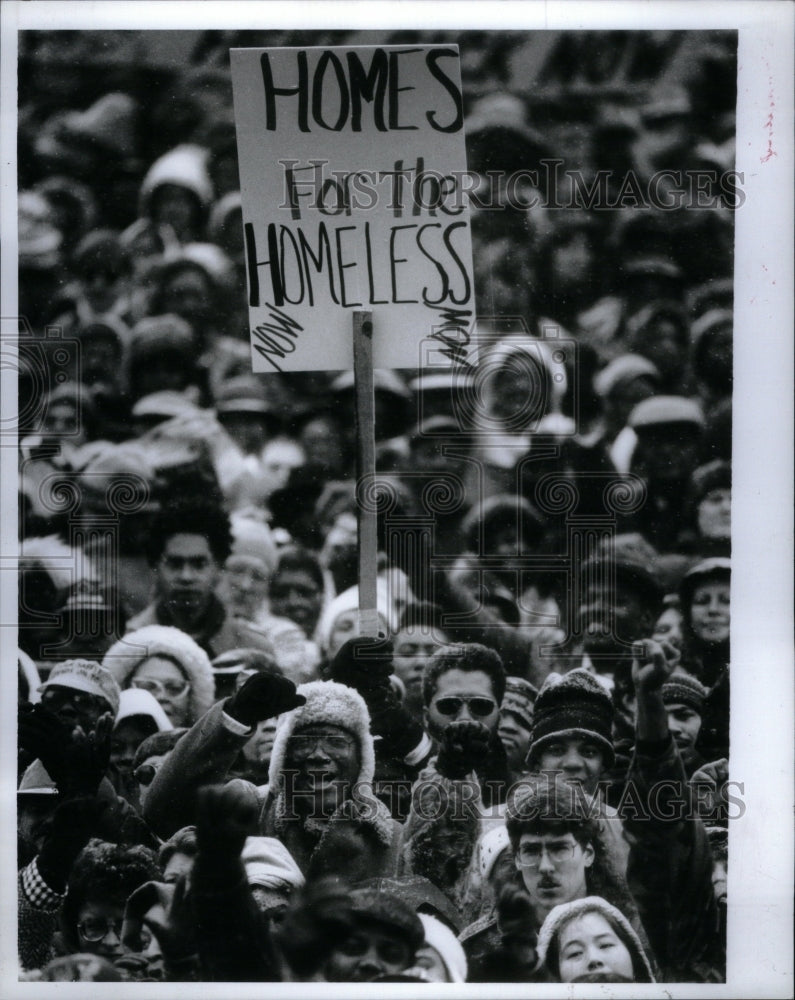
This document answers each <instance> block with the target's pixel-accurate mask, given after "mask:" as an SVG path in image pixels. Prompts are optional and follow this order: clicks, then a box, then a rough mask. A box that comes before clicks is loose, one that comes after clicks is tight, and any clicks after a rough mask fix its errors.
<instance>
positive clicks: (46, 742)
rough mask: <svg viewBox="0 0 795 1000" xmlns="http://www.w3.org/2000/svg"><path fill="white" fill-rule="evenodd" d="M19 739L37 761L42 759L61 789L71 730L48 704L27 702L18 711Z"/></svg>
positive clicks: (64, 776) (65, 770)
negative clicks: (46, 706) (45, 705)
mask: <svg viewBox="0 0 795 1000" xmlns="http://www.w3.org/2000/svg"><path fill="white" fill-rule="evenodd" d="M18 733H19V735H18V742H19V746H20V748H21V749H22V750H24V751H25V752H26V753H27V754H28V755H29V756H30V757H31V758H32V759H33V760H36V759H38V760H40V761H41V762H42V764H43V765H44V767H45V769H46V771H47V773H48V774H49V776H50V777H51V778H52V780H53V781H54V782H55V783H56V785H58V787H59V788H60V787H61V785H62V784H63V783H64V782H65V780H66V774H67V761H66V748H67V746H68V744H69V740H70V738H71V730H70V729H69V727H68V726H67V725H66V724H65V723H63V722H61V720H60V719H59V718H58V716H57V715H55V713H54V712H51V711H50V710H49V709H48V708H45V707H44V705H42V704H38V705H30V704H24V705H21V706H20V708H19V713H18Z"/></svg>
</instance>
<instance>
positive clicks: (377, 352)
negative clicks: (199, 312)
mask: <svg viewBox="0 0 795 1000" xmlns="http://www.w3.org/2000/svg"><path fill="white" fill-rule="evenodd" d="M231 60H232V82H233V87H234V101H235V121H236V127H237V142H238V154H239V163H240V182H241V193H242V199H243V226H244V237H245V247H246V270H247V277H248V291H249V317H250V324H251V354H252V364H253V368H254V371H256V372H270V371H316V370H321V369H347V368H351V367H352V365H353V351H352V313H353V311H354V310H357V309H361V310H371V311H372V314H373V328H374V332H373V363H374V365H375V367H376V368H411V367H415V368H416V367H422V366H424V365H425V364H427V363H431V364H433V365H434V366H439V365H440V364H441V365H444V364H450V365H460V364H472V363H473V361H474V345H473V343H472V341H471V336H472V329H473V326H474V318H475V306H474V287H473V279H472V248H471V239H470V229H469V211H468V208H467V205H466V198H465V189H466V182H465V178H466V152H465V149H464V131H463V109H462V100H461V83H460V69H459V60H458V48H457V46H455V45H439V46H407V47H401V46H381V47H377V46H373V47H361V46H359V47H337V48H306V49H297V48H280V49H233V50H232V51H231Z"/></svg>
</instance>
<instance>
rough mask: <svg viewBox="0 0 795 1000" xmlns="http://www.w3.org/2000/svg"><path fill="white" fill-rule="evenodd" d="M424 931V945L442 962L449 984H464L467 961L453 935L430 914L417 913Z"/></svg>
mask: <svg viewBox="0 0 795 1000" xmlns="http://www.w3.org/2000/svg"><path fill="white" fill-rule="evenodd" d="M417 916H418V917H419V918H420V920H421V922H422V928H423V930H424V931H425V942H424V943H425V944H426V945H430V946H431V948H434V949H435V950H436V951H437V952H438V953H439V957H440V958H441V960H442V962H444V967H445V969H447V976H448V978H449V980H450V982H451V983H465V982H466V978H467V959H466V955H465V954H464V949H463V948H462V947H461V943H460V941H459V940H458V938H457V937H456V936H455V934H454V933H453V932H452V931H451V930H450V928H449V927H447V926H446V925H445V924H443V923H442V921H441V920H437V919H436V917H432V916H431V915H430V913H418V914H417Z"/></svg>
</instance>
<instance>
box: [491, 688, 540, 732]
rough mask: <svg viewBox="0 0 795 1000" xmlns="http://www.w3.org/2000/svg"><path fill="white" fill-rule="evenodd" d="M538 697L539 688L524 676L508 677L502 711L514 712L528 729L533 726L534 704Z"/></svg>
mask: <svg viewBox="0 0 795 1000" xmlns="http://www.w3.org/2000/svg"><path fill="white" fill-rule="evenodd" d="M537 697H538V688H536V687H535V686H534V685H533V684H531V683H530V681H526V680H525V679H524V677H506V678H505V694H504V695H503V696H502V704H501V705H500V711H501V712H512V713H513V714H514V715H516V716H517V717H518V718H519V720H520V721H521V722H522V724H523V725H524V726H525V728H526V729H532V728H533V705H534V704H535V701H536V698H537Z"/></svg>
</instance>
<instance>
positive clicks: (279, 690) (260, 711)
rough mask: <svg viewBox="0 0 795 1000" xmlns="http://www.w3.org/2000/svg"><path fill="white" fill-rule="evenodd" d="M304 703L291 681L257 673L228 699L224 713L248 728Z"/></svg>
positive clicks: (304, 699)
mask: <svg viewBox="0 0 795 1000" xmlns="http://www.w3.org/2000/svg"><path fill="white" fill-rule="evenodd" d="M305 703H306V698H304V696H303V695H302V694H296V692H295V684H293V682H292V681H291V680H288V679H287V678H286V677H282V676H280V675H279V674H267V673H257V674H252V675H251V677H249V678H248V680H247V681H246V682H245V683H244V684H243V686H242V687H241V688H240V690H239V691H237V692H235V694H233V695H232V697H231V698H227V700H226V703H225V704H224V711H225V712H226V714H227V715H230V716H231V717H232V718H233V719H237V721H238V722H242V723H243V725H244V726H249V727H251V726H255V725H256V724H257V723H258V722H263V721H264V720H265V719H275V718H276V716H277V715H281V714H282V712H289V711H291V709H293V708H298V707H299V706H301V705H303V704H305Z"/></svg>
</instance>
